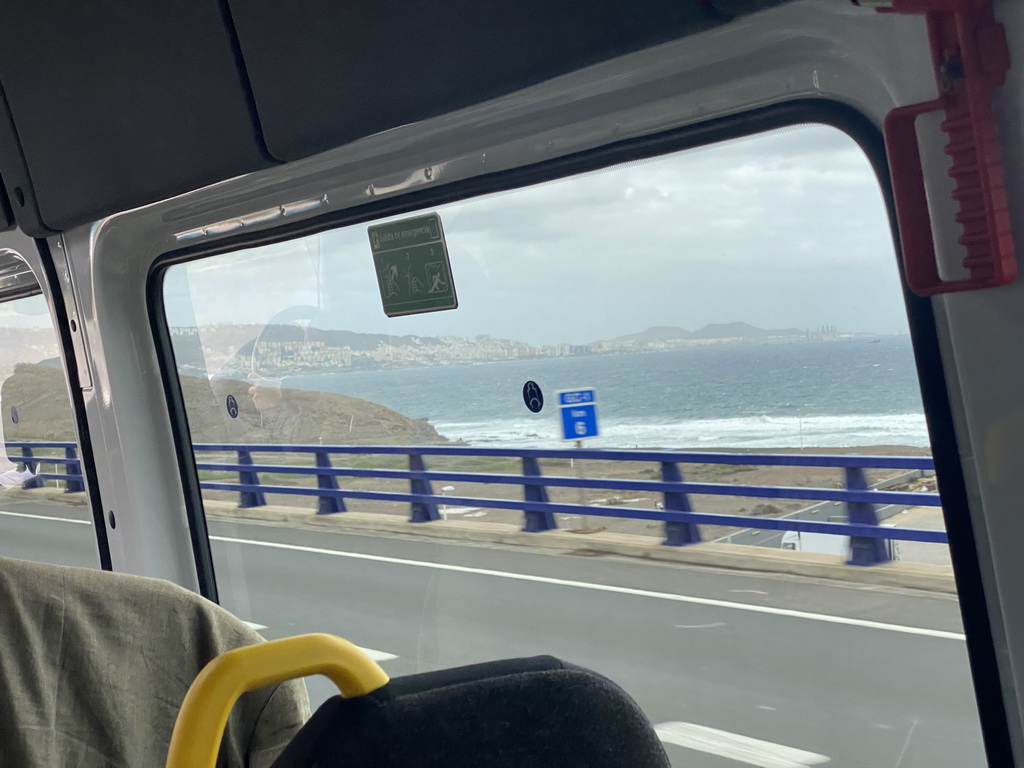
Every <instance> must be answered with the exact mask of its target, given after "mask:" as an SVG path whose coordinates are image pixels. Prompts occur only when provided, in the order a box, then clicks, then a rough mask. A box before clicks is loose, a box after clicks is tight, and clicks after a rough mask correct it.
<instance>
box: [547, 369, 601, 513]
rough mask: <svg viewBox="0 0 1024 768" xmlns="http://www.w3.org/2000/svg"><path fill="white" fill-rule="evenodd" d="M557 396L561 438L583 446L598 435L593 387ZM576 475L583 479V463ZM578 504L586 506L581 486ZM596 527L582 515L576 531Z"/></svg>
mask: <svg viewBox="0 0 1024 768" xmlns="http://www.w3.org/2000/svg"><path fill="white" fill-rule="evenodd" d="M555 394H556V395H557V396H558V419H559V422H560V423H561V426H562V439H563V440H572V441H574V443H575V445H576V448H582V447H583V441H584V440H585V439H586V438H588V437H598V436H599V435H600V430H599V429H598V426H597V392H596V390H594V388H593V387H585V388H580V389H563V390H559V391H558V392H556V393H555ZM576 475H577V477H579V478H580V479H581V480H582V479H583V465H582V464H578V465H577V467H576ZM579 490H580V492H579V505H580V506H581V507H583V506H586V494H585V492H584V489H583V488H582V487H581V488H580V489H579ZM598 530H601V529H597V528H591V527H590V518H588V517H587V516H586V515H583V527H582V528H581V529H580V530H579V531H577V532H578V533H596V532H597V531H598Z"/></svg>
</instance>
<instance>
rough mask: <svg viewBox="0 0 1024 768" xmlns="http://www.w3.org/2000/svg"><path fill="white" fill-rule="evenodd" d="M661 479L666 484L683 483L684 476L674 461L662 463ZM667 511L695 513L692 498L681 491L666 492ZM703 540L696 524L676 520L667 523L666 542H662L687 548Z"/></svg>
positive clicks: (669, 545)
mask: <svg viewBox="0 0 1024 768" xmlns="http://www.w3.org/2000/svg"><path fill="white" fill-rule="evenodd" d="M661 479H662V481H663V482H666V483H681V482H683V475H682V473H681V472H680V471H679V465H678V464H676V463H675V462H674V461H663V462H661ZM662 496H663V497H664V500H665V501H664V503H665V510H666V511H668V510H673V511H675V512H693V507H691V506H690V497H689V496H688V495H687V494H685V493H681V492H679V491H665V492H664V493H663V494H662ZM700 540H701V538H700V528H699V527H697V524H696V523H681V522H678V521H676V520H666V521H665V540H664V541H663V542H661V543H662V544H664V545H665V546H668V547H685V546H686V545H687V544H696V543H698V542H699V541H700Z"/></svg>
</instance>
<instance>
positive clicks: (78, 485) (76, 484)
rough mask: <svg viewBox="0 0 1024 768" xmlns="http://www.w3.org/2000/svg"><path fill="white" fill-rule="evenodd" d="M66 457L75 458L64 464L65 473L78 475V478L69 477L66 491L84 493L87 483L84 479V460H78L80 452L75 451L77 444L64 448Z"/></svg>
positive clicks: (65, 484) (65, 486)
mask: <svg viewBox="0 0 1024 768" xmlns="http://www.w3.org/2000/svg"><path fill="white" fill-rule="evenodd" d="M64 458H66V459H74V461H69V462H68V463H67V464H65V465H64V474H66V475H78V477H77V478H73V477H69V478H68V479H67V480H65V481H64V493H84V492H85V483H84V482H83V481H82V477H81V475H82V462H80V461H78V460H77V459H78V454H77V453H75V446H73V445H69V446H67V447H66V448H65V449H64Z"/></svg>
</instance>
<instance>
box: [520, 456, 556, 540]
mask: <svg viewBox="0 0 1024 768" xmlns="http://www.w3.org/2000/svg"><path fill="white" fill-rule="evenodd" d="M523 474H524V475H525V476H527V477H541V471H540V462H539V461H537V459H535V458H533V457H530V456H524V457H523ZM523 497H524V498H525V499H526V501H543V502H546V501H547V500H548V489H547V488H545V487H544V486H543V485H534V484H533V483H523ZM557 527H558V523H556V522H555V516H554V514H553V513H551V512H536V511H532V512H531V511H530V510H526V524H525V525H524V526H523V531H525V532H526V533H540V532H541V531H553V530H555V529H556V528H557Z"/></svg>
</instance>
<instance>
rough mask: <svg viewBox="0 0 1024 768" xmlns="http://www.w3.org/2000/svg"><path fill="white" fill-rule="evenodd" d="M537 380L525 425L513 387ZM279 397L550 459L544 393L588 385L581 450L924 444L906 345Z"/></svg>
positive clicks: (458, 371) (389, 377)
mask: <svg viewBox="0 0 1024 768" xmlns="http://www.w3.org/2000/svg"><path fill="white" fill-rule="evenodd" d="M528 381H534V382H536V383H537V384H538V385H539V386H540V388H541V390H542V392H543V393H544V399H545V403H544V407H543V409H542V410H541V411H540V412H539V413H532V412H531V411H530V410H529V409H528V408H527V407H526V404H525V403H524V400H523V394H522V393H523V386H524V384H525V383H526V382H528ZM288 386H294V387H300V388H302V389H313V390H320V391H329V392H337V393H341V394H345V395H349V396H351V397H358V398H363V399H365V400H370V401H373V402H376V403H380V404H381V405H385V406H387V407H389V408H392V409H394V410H396V411H398V412H400V413H402V414H404V415H405V416H408V417H411V418H426V419H428V420H429V421H430V423H431V424H432V425H433V426H434V427H435V428H436V429H437V431H438V432H439V433H441V434H442V435H444V436H445V437H447V438H449V439H451V440H464V441H465V442H467V443H470V444H473V445H478V446H494V447H499V446H501V447H559V446H564V445H565V442H564V441H563V440H562V438H561V431H560V421H559V418H558V413H557V411H558V407H557V402H558V401H557V397H556V394H555V393H556V392H557V391H558V390H560V389H573V388H582V387H593V388H594V389H595V390H596V393H597V411H598V422H599V428H600V436H598V437H596V438H591V439H589V440H587V441H586V445H587V447H594V448H666V449H684V448H689V449H698V450H699V449H709V448H713V449H727V448H749V449H758V448H799V447H803V446H805V447H823V448H824V447H856V446H869V445H908V446H921V447H926V446H927V445H928V434H927V431H926V428H925V420H924V415H923V411H922V406H921V398H920V392H919V389H918V380H917V371H916V369H915V367H914V361H913V355H912V350H911V344H910V339H909V337H907V336H883V337H880V338H876V339H868V338H860V337H856V338H851V339H837V340H830V341H800V342H794V343H792V344H789V343H772V344H763V345H762V344H749V345H727V344H720V345H712V346H704V347H686V348H681V349H675V350H670V351H663V352H645V353H625V354H614V355H590V356H579V357H561V358H531V359H519V360H507V361H498V362H487V363H478V364H465V365H450V366H443V365H439V366H430V367H418V368H396V369H384V370H362V371H350V372H344V373H331V374H319V375H307V376H302V377H295V378H294V379H290V380H289V383H288Z"/></svg>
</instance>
